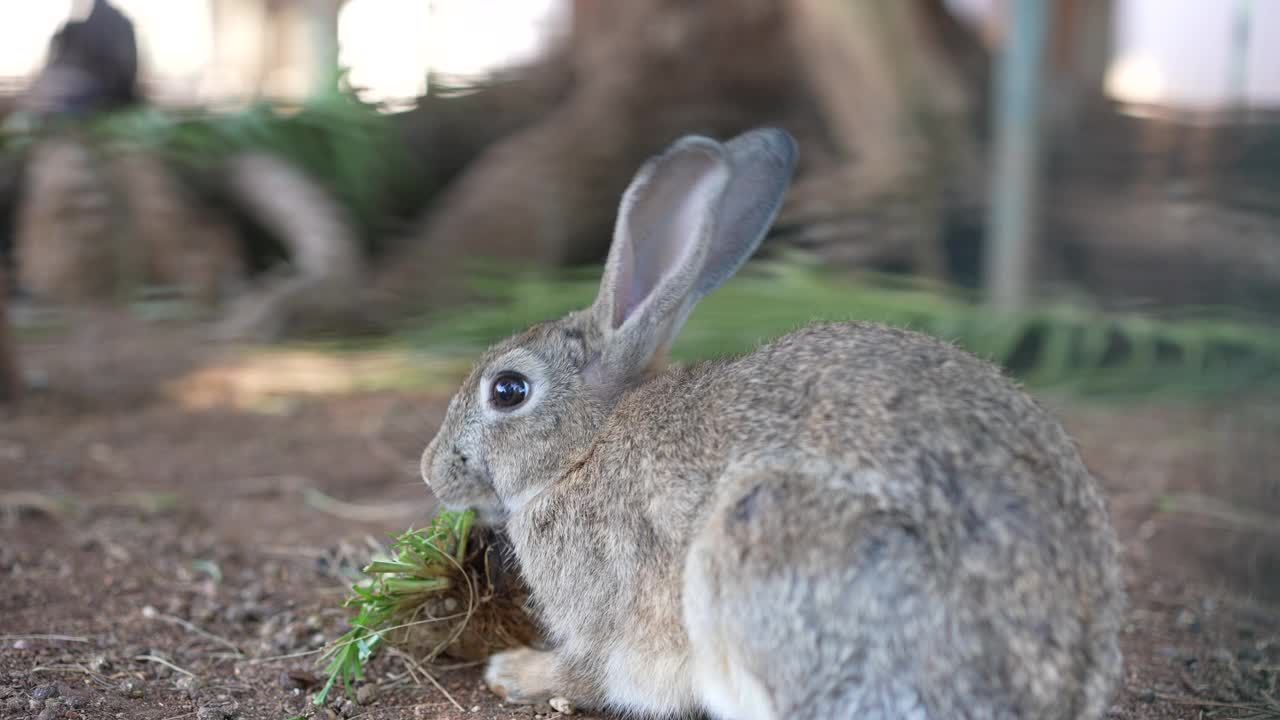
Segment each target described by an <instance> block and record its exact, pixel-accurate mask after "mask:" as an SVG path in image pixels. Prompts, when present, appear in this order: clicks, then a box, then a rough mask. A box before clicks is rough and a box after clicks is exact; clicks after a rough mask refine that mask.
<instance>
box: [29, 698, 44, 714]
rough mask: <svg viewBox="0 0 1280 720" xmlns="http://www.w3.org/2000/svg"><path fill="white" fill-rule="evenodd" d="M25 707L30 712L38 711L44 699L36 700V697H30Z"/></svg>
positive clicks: (42, 707) (41, 707)
mask: <svg viewBox="0 0 1280 720" xmlns="http://www.w3.org/2000/svg"><path fill="white" fill-rule="evenodd" d="M27 709H28V710H30V711H31V712H39V711H40V710H43V709H44V701H43V700H38V699H36V698H31V699H30V700H28V701H27Z"/></svg>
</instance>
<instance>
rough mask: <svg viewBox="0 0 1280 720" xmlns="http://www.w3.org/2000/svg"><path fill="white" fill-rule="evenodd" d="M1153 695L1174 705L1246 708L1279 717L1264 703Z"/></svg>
mask: <svg viewBox="0 0 1280 720" xmlns="http://www.w3.org/2000/svg"><path fill="white" fill-rule="evenodd" d="M1155 696H1156V697H1157V698H1159V699H1160V700H1163V701H1165V702H1167V703H1172V704H1174V705H1188V706H1191V707H1218V708H1229V709H1231V710H1247V711H1248V712H1252V713H1262V714H1265V715H1271V716H1274V717H1280V713H1276V712H1275V711H1274V710H1271V709H1269V708H1268V707H1266V706H1265V705H1243V704H1241V703H1226V702H1218V701H1216V700H1201V699H1199V698H1193V697H1179V696H1178V695H1168V694H1166V693H1159V692H1158V693H1155Z"/></svg>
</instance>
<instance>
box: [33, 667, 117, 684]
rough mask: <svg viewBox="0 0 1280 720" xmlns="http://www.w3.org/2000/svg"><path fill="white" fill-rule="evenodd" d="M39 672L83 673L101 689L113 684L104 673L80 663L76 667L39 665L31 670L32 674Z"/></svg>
mask: <svg viewBox="0 0 1280 720" xmlns="http://www.w3.org/2000/svg"><path fill="white" fill-rule="evenodd" d="M39 672H75V673H82V674H84V675H87V676H88V677H89V679H90V680H92V681H94V682H95V683H97V684H98V686H99V687H103V688H109V687H111V683H110V682H109V681H108V680H107V677H106V676H105V675H103V674H102V673H96V672H94V671H92V670H90V669H89V668H87V667H85V666H84V665H81V664H79V663H76V664H74V665H37V666H35V667H33V668H31V673H32V674H35V673H39Z"/></svg>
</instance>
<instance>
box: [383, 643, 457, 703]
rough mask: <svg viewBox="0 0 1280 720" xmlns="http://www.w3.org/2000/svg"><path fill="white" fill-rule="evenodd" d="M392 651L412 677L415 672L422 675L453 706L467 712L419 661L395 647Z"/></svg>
mask: <svg viewBox="0 0 1280 720" xmlns="http://www.w3.org/2000/svg"><path fill="white" fill-rule="evenodd" d="M390 650H391V653H392V654H393V655H395V656H396V657H398V658H400V660H402V661H403V662H404V664H405V667H406V668H407V669H408V670H409V674H410V675H413V674H414V672H415V671H416V672H418V673H421V675H422V676H423V677H425V678H426V679H427V680H428V681H429V682H430V683H431V684H432V685H434V686H435V688H436V689H437V690H439V691H440V694H441V695H444V697H445V699H446V700H448V701H449V702H451V703H453V706H454V707H456V708H458V711H459V712H466V711H467V709H466V708H464V707H462V705H461V704H459V703H458V701H457V700H455V699H454V698H453V696H452V695H450V694H449V691H448V690H445V689H444V686H443V685H441V684H440V683H439V682H438V681H437V680H436V679H435V678H434V677H432V675H431V673H429V672H427V671H426V669H425V668H423V667H422V665H420V664H418V661H417V660H414V659H413V658H412V657H410V656H409V654H408V653H405V652H402V651H401V650H400V649H398V648H394V647H393V648H390ZM415 677H416V676H415Z"/></svg>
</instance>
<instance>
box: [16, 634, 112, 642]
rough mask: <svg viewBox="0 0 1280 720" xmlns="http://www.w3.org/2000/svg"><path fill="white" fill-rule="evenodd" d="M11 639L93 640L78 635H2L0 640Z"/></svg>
mask: <svg viewBox="0 0 1280 720" xmlns="http://www.w3.org/2000/svg"><path fill="white" fill-rule="evenodd" d="M10 640H51V641H55V642H78V643H87V642H91V641H90V640H89V638H87V637H80V636H78V635H39V634H36V635H0V642H8V641H10Z"/></svg>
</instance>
